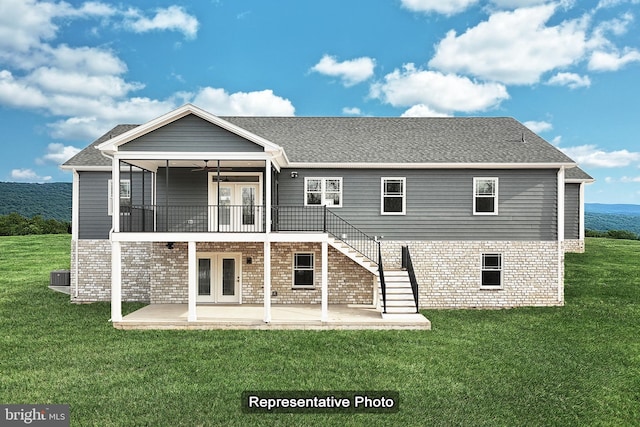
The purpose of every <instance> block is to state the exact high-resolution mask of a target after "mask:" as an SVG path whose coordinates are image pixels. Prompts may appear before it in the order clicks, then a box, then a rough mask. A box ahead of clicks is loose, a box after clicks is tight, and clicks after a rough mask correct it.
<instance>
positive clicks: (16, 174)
mask: <svg viewBox="0 0 640 427" xmlns="http://www.w3.org/2000/svg"><path fill="white" fill-rule="evenodd" d="M11 179H13V180H16V181H25V182H45V181H51V179H52V178H51V176H39V175H38V174H37V173H36V172H35V171H33V170H32V169H13V170H11Z"/></svg>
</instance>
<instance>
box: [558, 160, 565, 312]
mask: <svg viewBox="0 0 640 427" xmlns="http://www.w3.org/2000/svg"><path fill="white" fill-rule="evenodd" d="M564 176H565V175H564V168H563V167H561V168H560V169H558V183H557V188H558V194H557V199H558V200H557V204H558V220H557V222H558V263H557V264H558V270H557V272H558V302H562V301H563V299H564V274H563V273H564V269H563V268H562V267H563V265H564V245H563V242H564V209H565V206H564V204H565V201H564V197H565V194H564V186H565V182H564Z"/></svg>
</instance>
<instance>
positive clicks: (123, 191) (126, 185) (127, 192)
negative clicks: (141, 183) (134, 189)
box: [120, 180, 131, 199]
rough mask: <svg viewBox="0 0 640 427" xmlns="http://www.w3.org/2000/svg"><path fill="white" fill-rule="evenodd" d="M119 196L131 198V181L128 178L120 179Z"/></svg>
mask: <svg viewBox="0 0 640 427" xmlns="http://www.w3.org/2000/svg"><path fill="white" fill-rule="evenodd" d="M120 198H121V199H130V198H131V181H129V180H121V181H120Z"/></svg>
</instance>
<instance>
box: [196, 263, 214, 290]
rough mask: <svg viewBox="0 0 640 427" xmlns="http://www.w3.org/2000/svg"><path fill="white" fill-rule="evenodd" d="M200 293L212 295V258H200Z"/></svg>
mask: <svg viewBox="0 0 640 427" xmlns="http://www.w3.org/2000/svg"><path fill="white" fill-rule="evenodd" d="M198 295H211V260H210V259H208V258H202V259H199V260H198Z"/></svg>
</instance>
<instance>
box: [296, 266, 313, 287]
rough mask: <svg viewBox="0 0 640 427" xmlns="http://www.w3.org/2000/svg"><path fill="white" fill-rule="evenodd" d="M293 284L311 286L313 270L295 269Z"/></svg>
mask: <svg viewBox="0 0 640 427" xmlns="http://www.w3.org/2000/svg"><path fill="white" fill-rule="evenodd" d="M293 284H294V285H295V286H313V270H296V272H295V274H294V279H293Z"/></svg>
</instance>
